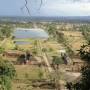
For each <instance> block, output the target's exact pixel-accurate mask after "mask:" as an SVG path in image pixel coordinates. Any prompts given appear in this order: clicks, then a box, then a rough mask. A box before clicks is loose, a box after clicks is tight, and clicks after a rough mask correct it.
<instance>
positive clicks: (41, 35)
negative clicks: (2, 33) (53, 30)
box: [13, 28, 49, 45]
mask: <svg viewBox="0 0 90 90" xmlns="http://www.w3.org/2000/svg"><path fill="white" fill-rule="evenodd" d="M13 36H14V37H15V39H30V38H31V39H35V40H37V39H39V40H40V39H44V40H46V39H48V38H49V36H48V33H47V32H45V31H44V30H43V29H38V28H37V29H36V28H35V29H26V28H17V29H16V30H15V31H14V33H13ZM15 43H16V44H17V45H19V44H30V42H26V41H16V42H15Z"/></svg>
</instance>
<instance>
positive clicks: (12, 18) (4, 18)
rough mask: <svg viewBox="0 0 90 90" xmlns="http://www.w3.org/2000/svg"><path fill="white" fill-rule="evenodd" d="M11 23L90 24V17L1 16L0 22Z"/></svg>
mask: <svg viewBox="0 0 90 90" xmlns="http://www.w3.org/2000/svg"><path fill="white" fill-rule="evenodd" d="M2 21H3V22H5V21H10V22H32V21H36V22H40V21H47V22H51V21H53V22H54V21H55V22H87V23H90V16H66V17H65V16H57V17H44V16H37V17H36V16H33V17H32V16H31V17H26V16H25V17H22V16H0V22H2Z"/></svg>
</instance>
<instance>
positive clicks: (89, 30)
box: [80, 25, 90, 42]
mask: <svg viewBox="0 0 90 90" xmlns="http://www.w3.org/2000/svg"><path fill="white" fill-rule="evenodd" d="M80 31H81V32H82V35H83V36H84V38H85V39H86V40H87V42H90V27H89V26H87V25H83V26H81V27H80Z"/></svg>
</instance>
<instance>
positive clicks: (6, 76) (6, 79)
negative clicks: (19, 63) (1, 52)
mask: <svg viewBox="0 0 90 90" xmlns="http://www.w3.org/2000/svg"><path fill="white" fill-rule="evenodd" d="M15 75H16V71H15V68H14V66H13V64H12V63H11V62H9V61H7V60H3V59H1V60H0V85H1V90H11V82H12V80H13V79H14V77H15Z"/></svg>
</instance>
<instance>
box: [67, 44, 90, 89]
mask: <svg viewBox="0 0 90 90" xmlns="http://www.w3.org/2000/svg"><path fill="white" fill-rule="evenodd" d="M79 54H80V57H81V59H82V60H84V61H85V62H86V65H85V66H83V67H82V70H81V77H80V80H79V81H77V82H76V83H67V85H66V86H67V88H68V89H69V90H90V44H87V45H83V46H81V49H80V50H79Z"/></svg>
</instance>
